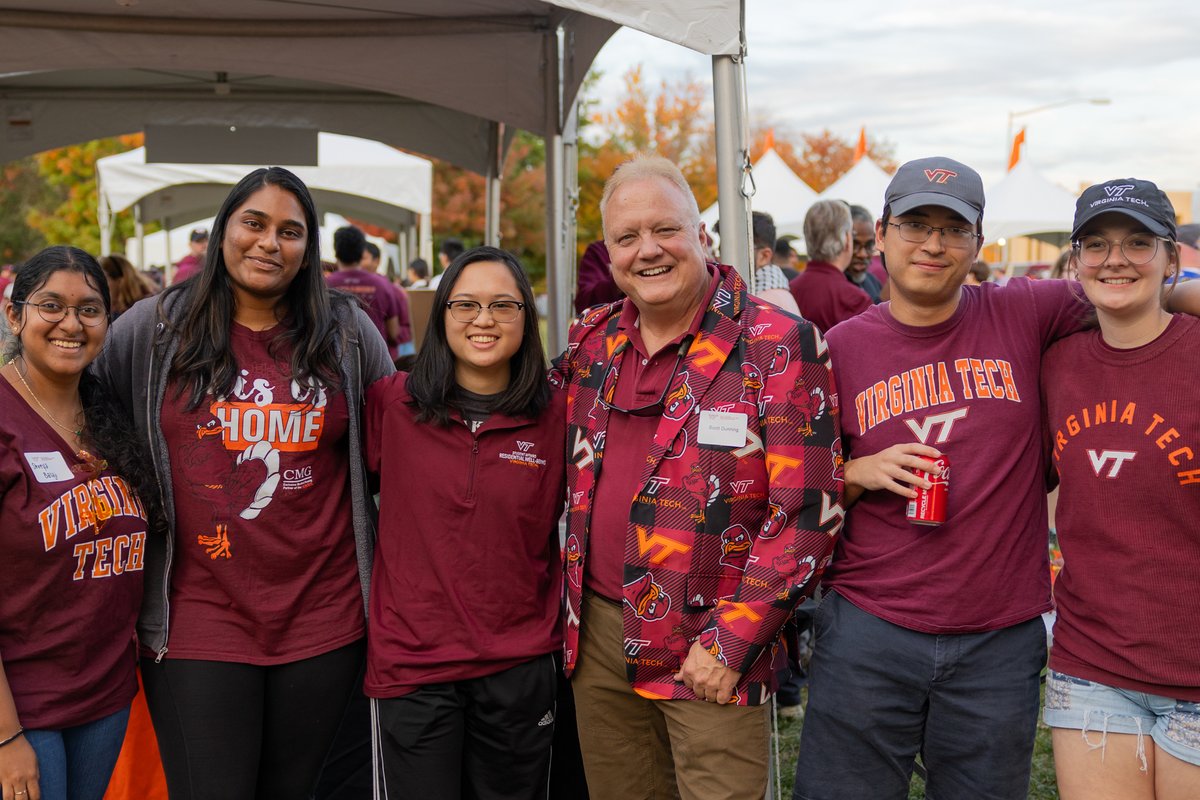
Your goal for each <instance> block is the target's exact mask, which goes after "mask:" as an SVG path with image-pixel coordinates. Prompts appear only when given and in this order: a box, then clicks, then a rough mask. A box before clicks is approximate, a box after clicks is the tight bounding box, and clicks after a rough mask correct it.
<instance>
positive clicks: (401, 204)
mask: <svg viewBox="0 0 1200 800" xmlns="http://www.w3.org/2000/svg"><path fill="white" fill-rule="evenodd" d="M252 169H254V165H233V164H147V163H146V153H145V149H144V148H138V149H136V150H131V151H129V152H127V153H120V154H118V155H115V156H108V157H106V158H101V159H98V160H97V162H96V171H97V172H98V174H99V176H100V180H99V184H100V194H101V196H102V197H103V198H104V199H105V200H106V201H107V202H108V205H109V208H110V209H112V210H113V211H123V210H124V209H127V208H129V207H130V206H132V205H134V204H135V203H137V202H139V201H141V205H142V211H143V218H144V219H167V220H168V221H169V224H170V223H174V224H180V223H187V222H191V221H193V220H196V219H199V218H201V217H206V216H212V215H213V214H214V213H215V212H216V210H217V208H218V207H219V206H220V204H221V202H222V201H223V200H224V199H225V196H226V195H227V194H228V193H229V187H230V186H232V185H234V184H235V183H237V182H238V181H239V180H241V179H242V177H243V176H244V175H245V174H246V173H247V172H249V171H250V170H252ZM291 169H292V171H293V172H295V173H296V174H297V175H298V176H299V177H300V179H301V180H303V181H304V182H305V184H306V185H307V186H308V187H309V189H310V190H312V193H313V197H314V199H315V200H316V203H317V208H318V209H320V210H321V211H322V212H325V211H334V212H336V213H339V214H342V215H344V216H351V217H354V218H356V219H360V220H362V221H364V222H369V223H372V224H375V225H382V226H385V227H388V228H395V227H396V226H397V223H398V222H405V223H408V224H415V222H416V219H415V214H428V213H429V212H430V210H431V208H432V205H433V165H432V164H431V163H430V162H429V161H426V160H425V159H423V158H418V157H416V156H412V155H408V154H406V153H401V152H399V151H398V150H394V149H393V148H391V147H388V146H387V145H383V144H380V143H378V142H370V141H366V140H363V139H356V138H354V137H352V136H339V135H336V134H331V133H321V134H319V135H318V166H316V167H292V168H291Z"/></svg>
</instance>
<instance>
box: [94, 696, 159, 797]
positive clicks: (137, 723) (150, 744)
mask: <svg viewBox="0 0 1200 800" xmlns="http://www.w3.org/2000/svg"><path fill="white" fill-rule="evenodd" d="M104 800H167V781H166V779H165V778H164V777H163V771H162V761H161V760H160V759H159V756H158V741H157V740H156V739H155V738H154V726H153V725H152V724H151V722H150V711H149V710H148V709H147V708H146V695H145V693H144V692H143V691H142V674H141V672H138V693H137V697H135V698H133V707H132V708H131V709H130V711H129V728H128V729H126V731H125V744H124V745H123V746H122V747H121V757H120V758H118V759H117V766H116V769H114V770H113V775H112V779H111V780H109V782H108V791H107V792H105V794H104Z"/></svg>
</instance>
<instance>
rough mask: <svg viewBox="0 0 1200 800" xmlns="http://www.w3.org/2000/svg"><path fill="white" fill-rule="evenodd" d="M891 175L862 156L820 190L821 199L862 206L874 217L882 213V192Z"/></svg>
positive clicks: (876, 217) (890, 179) (885, 188)
mask: <svg viewBox="0 0 1200 800" xmlns="http://www.w3.org/2000/svg"><path fill="white" fill-rule="evenodd" d="M891 181H892V176H891V175H888V174H887V173H886V172H884V171H883V168H882V167H880V166H879V165H878V164H876V163H875V162H874V161H872V160H871V159H870V158H867V157H863V158H860V159H859V160H858V163H857V164H855V165H854V166H852V167H851V168H850V169H848V170H846V172H845V173H844V174H843V175H842V177H840V178H838V179H837V180H836V181H834V182H833V183H832V184H830V185H829V187H828V188H827V189H825V191H823V192H821V195H820V197H821V199H822V200H845V201H846V202H847V203H850V204H851V205H856V206H862V207H864V208H865V209H867V210H868V211H870V212H871V216H873V217H874V218H875V219H879V217H880V216H881V215H882V214H883V193H884V192H885V191H886V190H887V187H888V184H889V183H891Z"/></svg>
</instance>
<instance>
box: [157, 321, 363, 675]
mask: <svg viewBox="0 0 1200 800" xmlns="http://www.w3.org/2000/svg"><path fill="white" fill-rule="evenodd" d="M277 335H278V330H276V329H272V330H267V331H251V330H250V329H248V328H245V327H242V326H241V325H238V324H236V323H235V324H234V325H233V328H232V330H231V332H230V345H231V347H232V349H233V355H234V358H235V360H236V362H237V364H238V367H239V368H240V377H239V379H238V380H237V382H236V383H235V385H234V388H233V391H232V393H231V395H230V396H229V397H227V398H222V399H218V400H210V401H205V402H203V403H201V404H200V406H199V407H197V408H196V409H195V410H192V411H188V410H186V405H187V403H186V397H182V396H179V395H178V393H177V389H178V384H177V383H175V382H174V381H172V383H171V385H170V386H169V387H168V391H167V396H166V399H165V401H164V402H163V408H162V428H163V434H164V436H165V437H166V440H167V447H168V448H169V450H170V460H171V480H172V482H173V491H174V497H175V537H176V546H175V564H174V570H173V573H172V575H171V585H170V590H171V607H170V631H169V633H170V639H169V650H168V653H167V657H168V658H194V659H211V660H216V661H236V662H242V663H248V664H280V663H286V662H288V661H295V660H299V659H302V658H308V657H310V656H314V655H319V654H320V653H325V652H328V651H329V650H333V649H335V648H337V647H341V646H342V645H345V644H348V643H350V642H352V641H355V640H356V639H358V638H360V637H361V636H362V635H363V627H364V624H363V609H362V594H361V591H360V588H359V581H358V571H357V562H356V560H355V552H354V535H353V530H352V521H351V500H350V483H349V448H348V445H347V442H346V435H347V428H348V418H347V409H346V399H345V396H344V395H343V394H342V393H341V392H330V391H326V390H325V389H323V388H319V389H301V388H300V387H298V386H295V385H293V384H292V381H291V378H290V377H289V376H290V374H291V370H290V368H289V366H288V363H287V355H288V354H287V352H286V350H281V351H280V352H279V353H278V354H277V356H278V359H276V358H272V356H271V353H270V352H269V351H268V345H269V343H270V341H271V340H272V339H273V338H274V337H275V336H277Z"/></svg>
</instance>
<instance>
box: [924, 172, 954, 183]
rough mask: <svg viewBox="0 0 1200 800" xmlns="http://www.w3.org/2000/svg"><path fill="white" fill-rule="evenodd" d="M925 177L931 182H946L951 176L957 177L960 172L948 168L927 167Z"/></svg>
mask: <svg viewBox="0 0 1200 800" xmlns="http://www.w3.org/2000/svg"><path fill="white" fill-rule="evenodd" d="M925 177H926V178H927V179H928V180H929V182H930V183H945V182H946V181H948V180H949V179H951V178H957V177H958V173H957V172H954V171H952V170H948V169H927V170H925Z"/></svg>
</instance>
